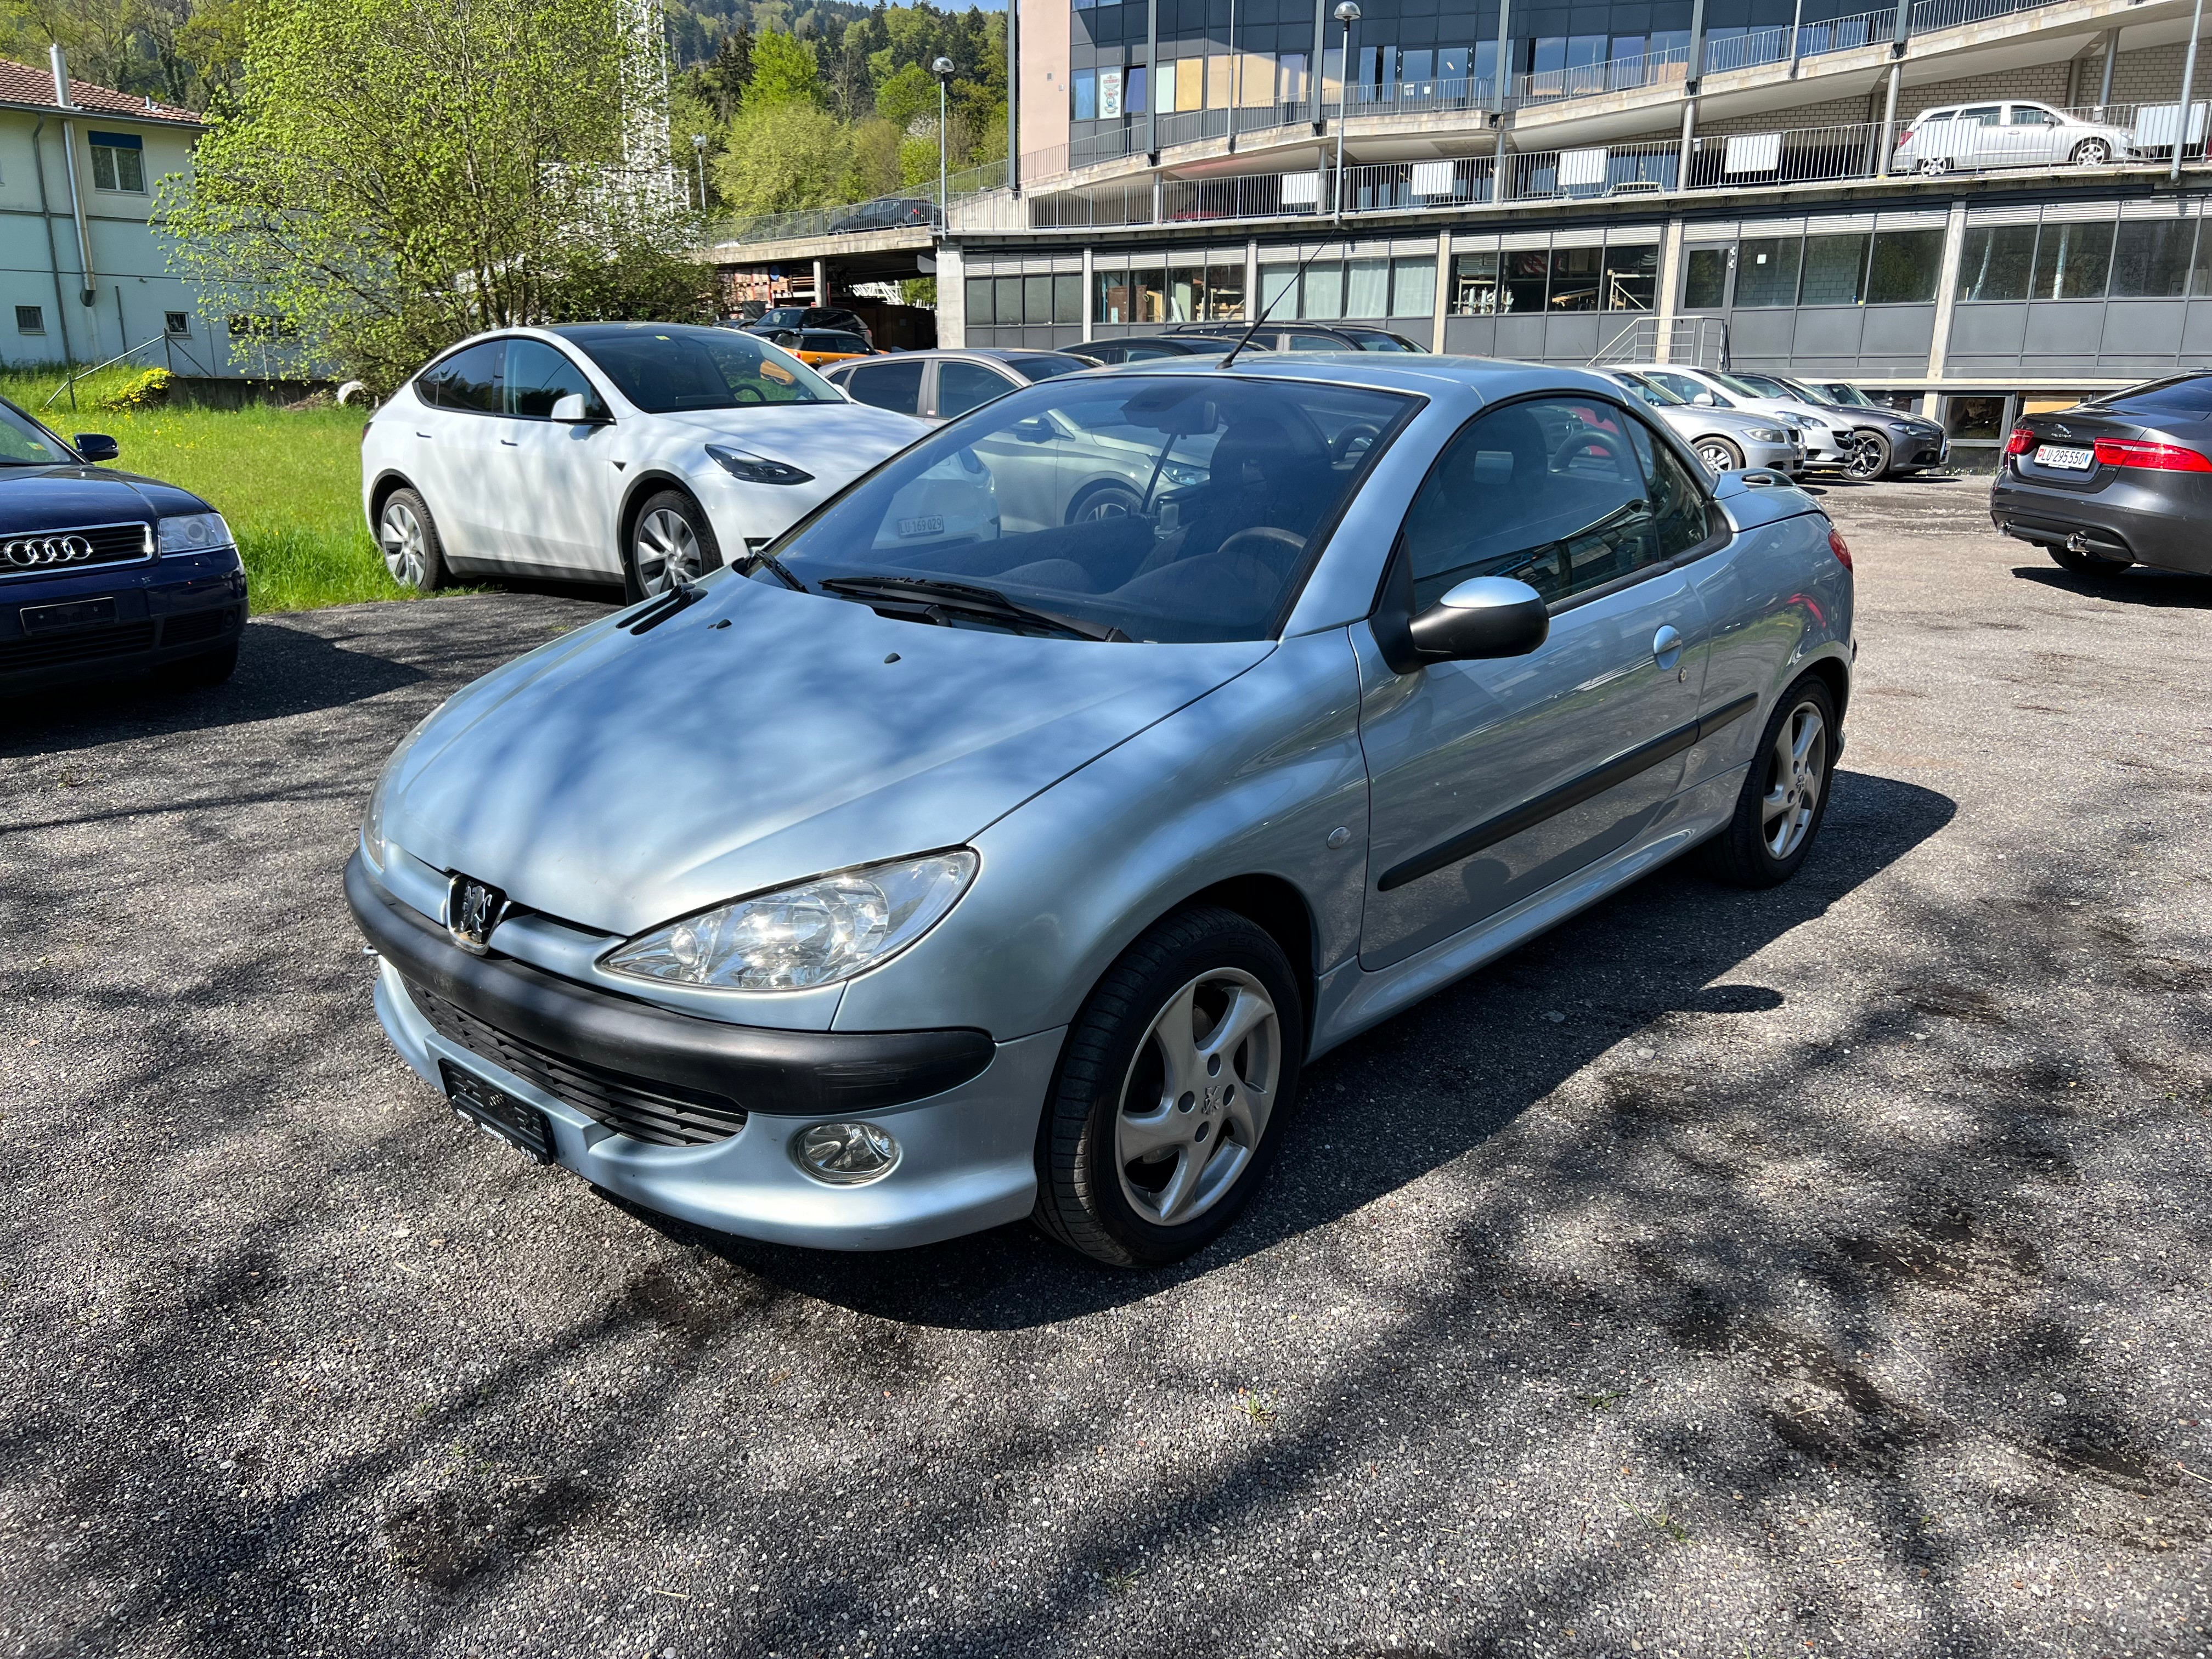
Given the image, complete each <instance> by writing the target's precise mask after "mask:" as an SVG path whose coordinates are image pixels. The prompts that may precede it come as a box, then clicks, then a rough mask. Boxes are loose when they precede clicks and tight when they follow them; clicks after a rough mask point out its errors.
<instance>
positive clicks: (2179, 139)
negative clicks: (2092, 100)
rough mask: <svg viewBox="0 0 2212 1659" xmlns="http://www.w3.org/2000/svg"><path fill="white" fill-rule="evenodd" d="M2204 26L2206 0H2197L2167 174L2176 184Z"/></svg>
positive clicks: (2190, 28)
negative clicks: (2179, 113) (2179, 118)
mask: <svg viewBox="0 0 2212 1659" xmlns="http://www.w3.org/2000/svg"><path fill="white" fill-rule="evenodd" d="M2203 28H2204V0H2197V6H2196V9H2195V10H2194V11H2193V12H2191V15H2190V18H2189V55H2188V56H2187V57H2186V58H2184V59H2183V60H2182V64H2181V131H2179V132H2177V133H2175V134H2174V135H2173V164H2172V166H2171V167H2167V168H2166V177H2167V178H2168V179H2172V181H2173V182H2174V183H2176V184H2179V183H2180V182H2181V152H2182V151H2184V150H2185V149H2188V148H2189V106H2190V103H2191V95H2192V94H2194V93H2195V91H2196V88H2197V36H2198V35H2199V34H2200V33H2203ZM2099 113H2100V114H2102V113H2103V112H2102V111H2100V112H2099Z"/></svg>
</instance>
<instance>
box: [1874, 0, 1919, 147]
mask: <svg viewBox="0 0 2212 1659" xmlns="http://www.w3.org/2000/svg"><path fill="white" fill-rule="evenodd" d="M1909 10H1911V7H1910V6H1909V5H1900V6H1899V8H1898V13H1899V15H1900V16H1902V15H1904V14H1905V12H1907V11H1909ZM1898 27H1899V28H1903V27H1905V26H1904V25H1903V24H1902V23H1900V24H1899V25H1898ZM1904 68H1905V66H1904V65H1903V64H1891V65H1890V66H1889V90H1888V91H1887V92H1886V93H1884V94H1882V100H1881V133H1880V135H1879V138H1880V142H1881V152H1880V154H1878V155H1876V156H1875V163H1874V176H1875V178H1877V179H1887V178H1888V177H1889V157H1890V153H1891V152H1892V151H1893V150H1894V149H1896V148H1897V145H1896V143H1894V142H1893V136H1894V134H1895V133H1896V131H1897V77H1898V76H1899V73H1901V72H1902V70H1904Z"/></svg>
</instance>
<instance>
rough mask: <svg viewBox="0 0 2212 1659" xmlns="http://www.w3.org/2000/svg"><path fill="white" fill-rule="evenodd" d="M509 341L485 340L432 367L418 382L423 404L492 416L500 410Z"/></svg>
mask: <svg viewBox="0 0 2212 1659" xmlns="http://www.w3.org/2000/svg"><path fill="white" fill-rule="evenodd" d="M506 356H507V342H506V341H504V340H486V341H485V342H484V343H483V344H482V345H472V346H471V347H470V348H469V349H467V350H465V351H456V352H455V353H454V354H453V356H450V357H448V358H447V359H446V360H445V361H444V362H441V363H437V364H435V365H433V366H432V367H431V368H429V369H428V370H427V371H426V372H425V373H424V374H423V375H422V378H421V379H420V380H417V381H416V386H417V387H418V388H419V389H420V390H421V392H422V401H423V402H425V403H428V404H436V405H437V407H439V408H440V409H463V410H469V411H471V413H474V414H478V415H491V414H495V413H497V412H498V410H499V371H500V364H501V361H502V360H503V359H504V358H505V357H506Z"/></svg>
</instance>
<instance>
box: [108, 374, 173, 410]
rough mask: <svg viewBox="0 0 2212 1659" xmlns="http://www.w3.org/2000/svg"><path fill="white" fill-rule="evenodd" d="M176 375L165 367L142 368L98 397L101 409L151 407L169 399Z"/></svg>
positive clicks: (164, 402)
mask: <svg viewBox="0 0 2212 1659" xmlns="http://www.w3.org/2000/svg"><path fill="white" fill-rule="evenodd" d="M176 378H177V377H176V376H175V375H173V374H170V373H169V371H168V370H167V369H166V368H142V369H140V370H139V371H138V372H137V374H133V375H132V376H131V378H130V379H129V380H125V381H124V383H123V384H122V385H121V386H117V387H116V388H115V389H114V390H113V391H112V392H106V393H105V394H103V395H102V396H101V397H100V399H99V404H100V408H102V409H152V408H154V407H155V406H156V405H157V404H166V403H167V402H168V401H169V392H170V387H171V383H172V382H173V381H174V380H176Z"/></svg>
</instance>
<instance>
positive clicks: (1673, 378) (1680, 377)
mask: <svg viewBox="0 0 2212 1659" xmlns="http://www.w3.org/2000/svg"><path fill="white" fill-rule="evenodd" d="M1648 373H1649V374H1650V378H1651V379H1652V380H1656V381H1658V382H1659V384H1660V385H1661V386H1665V387H1666V388H1667V390H1668V391H1669V392H1673V393H1674V395H1675V396H1676V397H1677V398H1682V399H1684V400H1685V401H1686V402H1688V403H1693V404H1694V403H1698V402H1700V401H1702V402H1703V403H1704V404H1705V406H1706V407H1708V408H1710V407H1711V406H1712V404H1715V403H1716V402H1717V401H1718V400H1717V398H1715V397H1714V396H1713V392H1712V388H1711V387H1710V386H1707V385H1705V382H1704V381H1702V380H1692V379H1691V378H1690V377H1689V376H1688V375H1686V374H1667V373H1665V372H1663V371H1662V370H1658V369H1653V370H1650V371H1648Z"/></svg>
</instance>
